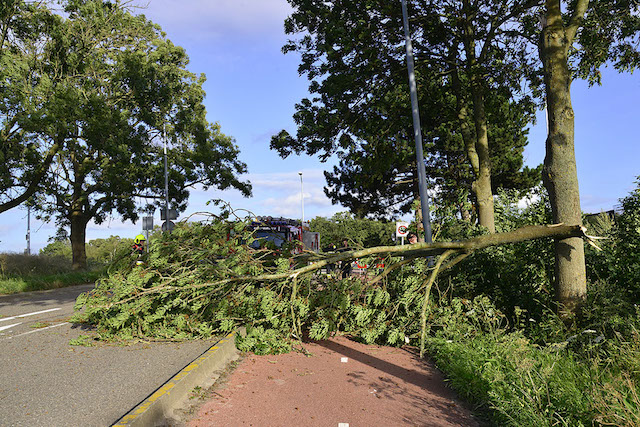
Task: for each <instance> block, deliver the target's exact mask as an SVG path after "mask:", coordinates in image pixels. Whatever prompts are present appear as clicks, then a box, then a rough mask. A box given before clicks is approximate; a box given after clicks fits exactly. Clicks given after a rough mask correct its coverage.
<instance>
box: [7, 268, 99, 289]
mask: <svg viewBox="0 0 640 427" xmlns="http://www.w3.org/2000/svg"><path fill="white" fill-rule="evenodd" d="M102 274H103V273H102V271H101V270H100V271H76V272H68V273H57V274H48V275H43V274H33V275H27V276H23V277H0V294H17V293H20V292H31V291H43V290H47V289H58V288H64V287H66V286H74V285H82V284H85V283H93V282H95V281H96V280H97V279H98V278H100V277H101V276H102Z"/></svg>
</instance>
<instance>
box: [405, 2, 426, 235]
mask: <svg viewBox="0 0 640 427" xmlns="http://www.w3.org/2000/svg"><path fill="white" fill-rule="evenodd" d="M402 22H403V25H404V38H405V43H406V49H407V69H408V72H409V91H410V92H411V111H412V114H413V133H414V136H415V140H416V160H417V164H418V190H419V192H420V205H421V208H422V225H423V227H424V239H425V241H426V242H427V243H431V242H432V238H431V218H430V216H429V195H428V194H427V178H426V175H427V174H426V171H425V167H424V153H423V151H422V132H421V129H420V110H419V108H418V89H417V87H416V74H415V67H414V63H413V47H412V46H411V34H410V32H409V18H408V13H407V2H406V0H402Z"/></svg>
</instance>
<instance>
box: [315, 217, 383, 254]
mask: <svg viewBox="0 0 640 427" xmlns="http://www.w3.org/2000/svg"><path fill="white" fill-rule="evenodd" d="M309 226H310V229H311V231H317V232H319V233H320V238H321V241H322V246H323V247H328V246H330V245H335V246H336V247H338V248H339V247H341V246H342V242H343V240H344V239H346V240H347V242H348V243H349V245H350V246H354V247H364V248H371V247H374V246H385V245H392V244H393V240H392V236H393V235H394V234H395V224H394V223H393V222H385V221H376V220H372V219H367V218H356V217H355V216H354V215H352V214H350V213H348V212H340V213H337V214H335V215H333V217H331V218H329V219H327V218H323V217H315V218H313V219H312V220H311V222H310V224H309Z"/></svg>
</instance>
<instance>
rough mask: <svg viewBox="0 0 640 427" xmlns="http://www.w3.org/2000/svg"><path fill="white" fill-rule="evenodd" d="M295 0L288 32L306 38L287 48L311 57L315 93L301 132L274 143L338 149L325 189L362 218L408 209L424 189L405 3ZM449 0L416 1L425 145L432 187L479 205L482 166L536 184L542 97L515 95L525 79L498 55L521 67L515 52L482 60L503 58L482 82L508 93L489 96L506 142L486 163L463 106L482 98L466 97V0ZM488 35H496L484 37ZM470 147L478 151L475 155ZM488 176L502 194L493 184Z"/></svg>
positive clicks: (293, 149)
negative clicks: (531, 159)
mask: <svg viewBox="0 0 640 427" xmlns="http://www.w3.org/2000/svg"><path fill="white" fill-rule="evenodd" d="M290 3H291V4H292V5H293V6H294V8H295V9H294V13H293V14H292V15H291V16H290V17H289V19H288V20H287V21H286V24H285V29H286V31H287V33H288V34H290V35H297V34H302V35H300V36H298V38H297V39H294V40H291V41H290V42H289V44H287V45H286V46H285V47H284V48H283V50H284V51H285V52H291V51H297V52H299V53H300V54H301V58H302V59H301V64H300V67H299V71H300V73H301V74H306V76H307V78H308V79H309V80H310V82H311V83H310V86H309V90H310V92H311V93H312V94H313V98H311V99H304V100H302V101H301V102H300V103H299V104H297V105H296V113H295V115H294V119H295V121H296V123H297V125H298V129H297V134H296V136H295V137H293V136H291V135H290V134H288V133H287V132H286V131H282V132H281V133H279V134H278V135H276V136H274V137H273V139H272V143H271V147H272V148H273V149H275V150H277V151H278V152H279V153H280V154H281V155H282V156H287V155H289V154H291V153H301V152H306V153H307V154H310V155H315V154H318V155H319V156H320V158H321V160H326V159H327V158H328V157H329V156H331V155H337V157H338V159H339V165H338V166H337V167H335V168H334V170H333V171H332V172H330V173H327V174H326V176H327V181H328V184H329V185H328V187H327V188H326V190H325V191H326V193H327V195H328V196H329V197H330V198H331V199H332V200H333V201H334V202H340V203H342V204H344V205H345V206H348V207H349V208H350V209H351V210H352V212H354V213H356V214H357V215H360V216H362V215H365V214H374V215H378V216H384V215H385V214H386V215H388V214H394V213H400V212H407V211H408V210H409V207H410V204H411V200H412V199H413V198H414V197H415V194H417V179H416V178H415V176H414V175H415V174H414V173H413V172H412V169H413V164H414V160H413V157H415V155H414V154H412V153H413V148H412V145H413V141H412V137H411V136H412V131H411V115H410V113H409V112H410V106H409V94H408V90H407V89H406V84H407V83H406V68H405V66H404V58H405V56H404V45H403V43H404V40H403V35H402V24H401V21H400V18H401V17H400V7H399V6H398V5H392V4H389V3H387V2H378V1H373V2H358V1H339V2H330V3H327V2H325V3H322V4H310V3H308V2H302V1H291V2H290ZM445 3H446V4H445V5H444V6H442V7H440V8H438V7H436V5H433V4H429V5H426V4H422V3H420V4H418V3H415V4H412V7H411V22H412V24H411V25H412V28H414V30H415V31H414V34H413V38H414V48H415V52H416V58H417V64H416V74H417V75H416V78H417V82H418V87H419V100H420V105H421V116H422V117H421V122H422V124H423V134H424V135H425V138H424V140H425V141H426V142H425V147H424V148H425V152H426V153H428V154H427V158H426V162H427V166H428V167H429V172H430V174H429V175H430V176H431V177H432V179H433V181H434V182H433V186H434V188H438V189H439V190H440V191H441V192H442V193H443V195H442V197H443V198H444V199H446V200H448V201H452V200H458V199H459V198H460V196H461V193H462V194H463V195H464V197H467V195H469V194H471V193H472V191H473V193H474V197H475V199H476V202H477V201H478V197H477V188H478V185H479V184H478V182H479V179H480V170H481V169H482V170H483V171H484V170H486V173H488V174H489V175H490V174H491V172H492V171H494V173H495V175H496V179H495V180H496V181H497V185H496V186H495V187H507V188H509V187H515V188H523V187H524V188H529V187H531V186H532V185H534V184H535V182H536V181H537V176H538V174H537V172H536V171H535V170H534V171H531V170H528V169H527V170H524V171H523V170H522V166H523V165H522V151H523V149H524V146H525V145H526V142H527V141H526V131H525V130H524V129H525V127H526V125H527V124H528V123H529V122H530V121H531V119H532V117H533V116H532V114H533V107H534V105H533V103H532V101H531V98H530V97H528V96H526V95H522V96H520V97H519V98H516V97H515V93H516V90H517V89H519V86H518V84H515V83H514V80H515V79H516V78H515V74H514V73H513V72H509V71H512V68H513V67H512V68H510V69H509V71H505V69H504V68H506V67H504V66H503V67H502V68H500V67H497V64H496V62H498V61H501V62H502V63H503V65H504V64H507V65H509V64H510V63H508V62H507V61H506V59H505V58H506V55H502V57H499V55H498V54H496V53H495V52H494V51H493V50H488V52H489V53H491V54H492V55H489V54H487V56H488V58H487V59H486V60H484V63H483V64H486V63H491V65H492V66H493V68H491V70H490V71H491V73H492V74H491V76H492V78H491V79H485V80H486V82H485V83H484V86H486V87H483V90H489V89H491V90H492V91H495V92H496V93H500V96H496V97H488V99H487V100H486V101H485V100H483V101H482V104H483V108H484V109H485V113H484V115H485V119H483V120H484V123H485V128H486V130H485V131H484V132H485V133H488V134H489V136H490V137H491V138H492V139H493V140H495V143H493V142H494V141H492V143H493V144H492V145H491V146H490V147H489V153H488V157H487V158H483V159H482V160H481V161H479V159H478V155H477V153H479V152H480V151H482V150H478V149H477V144H476V143H474V142H473V141H472V140H471V139H470V140H469V141H466V140H464V132H463V129H462V128H463V126H466V129H468V131H469V136H470V138H473V139H477V138H476V137H477V134H478V132H477V131H476V130H475V128H474V118H473V117H472V114H469V113H466V116H464V117H462V116H461V114H460V113H461V111H460V109H461V107H464V108H465V109H466V110H470V111H473V109H474V108H475V107H476V106H478V105H479V104H478V102H475V104H474V101H473V100H472V99H471V98H470V97H468V96H466V95H465V93H466V92H467V91H469V88H470V80H471V76H472V74H471V71H474V72H476V71H475V68H473V67H471V68H469V67H470V66H469V65H468V64H466V63H465V62H464V61H463V59H464V58H465V53H464V52H463V47H464V46H463V44H462V36H461V35H460V34H459V31H458V27H459V20H460V19H462V18H460V16H461V14H462V12H461V11H460V10H459V9H461V7H458V6H456V7H457V8H458V9H455V8H452V5H453V4H454V3H455V2H445ZM449 3H451V4H449ZM447 20H448V21H447ZM477 20H478V21H481V19H480V18H477ZM477 25H480V23H478V24H477ZM491 34H492V37H495V34H494V33H491ZM481 37H487V35H486V33H480V34H479V35H478V36H477V37H476V38H481ZM474 40H475V39H474ZM487 46H489V45H487ZM484 66H485V68H489V67H487V66H486V65H484ZM454 75H455V76H456V77H457V78H456V79H454ZM505 76H507V77H508V78H507V77H505ZM520 78H521V76H517V80H518V81H520ZM456 84H457V86H458V87H456ZM487 117H488V119H487ZM487 122H488V125H487ZM469 144H470V145H471V148H472V150H473V152H474V153H476V154H474V156H475V159H474V160H472V159H471V158H470V156H471V154H469V149H468V146H469ZM474 161H475V162H476V163H475V164H474ZM483 162H484V163H483ZM480 164H482V167H480ZM483 173H484V172H483ZM487 177H488V175H487ZM484 184H488V185H489V188H488V189H487V191H488V192H489V193H491V186H492V184H491V183H490V182H489V183H486V182H484ZM461 190H463V191H461ZM485 192H486V191H485ZM491 209H492V208H491Z"/></svg>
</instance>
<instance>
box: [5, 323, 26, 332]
mask: <svg viewBox="0 0 640 427" xmlns="http://www.w3.org/2000/svg"><path fill="white" fill-rule="evenodd" d="M21 324H22V322H20V323H14V324H13V325H7V326H0V331H4V330H5V329H9V328H13V327H14V326H18V325H21Z"/></svg>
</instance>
